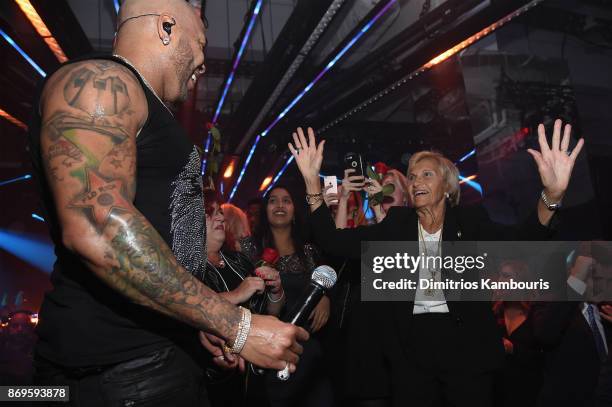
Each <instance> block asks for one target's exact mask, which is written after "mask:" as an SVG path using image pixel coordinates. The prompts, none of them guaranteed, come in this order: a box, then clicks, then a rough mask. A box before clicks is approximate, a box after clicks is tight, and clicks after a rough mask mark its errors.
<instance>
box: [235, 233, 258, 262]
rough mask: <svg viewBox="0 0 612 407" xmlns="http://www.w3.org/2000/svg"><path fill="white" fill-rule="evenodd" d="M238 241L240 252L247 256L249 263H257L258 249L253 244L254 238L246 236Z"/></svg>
mask: <svg viewBox="0 0 612 407" xmlns="http://www.w3.org/2000/svg"><path fill="white" fill-rule="evenodd" d="M238 243H239V244H240V252H241V253H242V254H244V255H245V256H246V257H248V258H249V260H250V261H251V263H253V264H255V263H257V260H258V259H259V256H258V253H259V249H258V247H257V245H256V244H255V239H253V237H252V236H247V237H243V238H242V239H240V240H239V241H238Z"/></svg>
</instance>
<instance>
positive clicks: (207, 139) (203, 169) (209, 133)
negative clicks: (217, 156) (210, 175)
mask: <svg viewBox="0 0 612 407" xmlns="http://www.w3.org/2000/svg"><path fill="white" fill-rule="evenodd" d="M211 140H212V133H211V132H210V131H209V132H208V136H207V138H206V144H205V145H204V154H202V156H203V157H204V158H203V159H202V175H204V173H206V159H207V157H208V150H209V148H210V141H211Z"/></svg>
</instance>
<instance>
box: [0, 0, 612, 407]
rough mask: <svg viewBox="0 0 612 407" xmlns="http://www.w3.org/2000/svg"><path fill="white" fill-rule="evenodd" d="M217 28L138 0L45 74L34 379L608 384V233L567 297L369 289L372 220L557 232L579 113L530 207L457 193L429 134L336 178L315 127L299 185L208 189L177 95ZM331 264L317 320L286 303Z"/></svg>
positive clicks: (200, 68) (404, 393) (451, 402)
mask: <svg viewBox="0 0 612 407" xmlns="http://www.w3.org/2000/svg"><path fill="white" fill-rule="evenodd" d="M134 44H138V47H135V46H134ZM205 45H206V35H205V28H204V26H203V23H202V20H201V19H200V18H199V17H198V16H196V14H195V13H194V12H193V9H192V8H191V6H190V5H189V4H188V3H186V2H184V1H182V0H147V1H142V0H125V1H124V2H123V3H122V7H121V9H120V12H119V16H118V27H117V37H116V40H115V43H114V47H113V52H114V54H113V55H112V56H106V57H99V58H96V59H88V58H82V59H74V60H71V61H69V62H67V63H65V64H63V65H62V66H61V67H60V68H59V69H58V70H57V71H56V72H55V73H50V74H49V75H48V76H47V77H46V78H45V82H44V84H43V86H42V87H41V89H42V93H41V96H40V100H39V102H36V103H35V104H34V106H36V109H35V110H34V112H33V116H32V120H31V122H30V125H29V143H30V153H31V155H32V161H33V167H34V168H33V170H34V172H33V173H34V174H35V176H36V179H37V180H38V182H39V186H40V192H41V198H42V202H43V206H44V209H45V215H46V216H45V219H46V220H47V225H48V226H49V229H50V233H51V237H52V239H53V241H54V244H55V246H56V254H57V262H56V264H55V267H54V270H53V273H52V275H51V281H52V283H53V289H52V290H51V291H50V292H48V293H47V294H46V296H45V299H44V301H43V304H42V307H41V311H40V321H39V323H38V327H37V335H38V342H37V345H36V347H35V350H34V352H33V360H34V369H35V372H34V379H33V383H35V384H38V385H48V386H57V385H65V386H70V404H71V405H76V406H87V407H95V406H109V405H113V406H114V405H117V406H119V405H121V406H128V405H147V406H168V405H172V406H196V405H198V406H200V405H212V406H214V407H216V406H231V405H233V406H243V405H253V406H272V407H281V406H291V407H294V406H295V407H298V406H304V407H310V406H313V407H314V406H317V407H320V406H342V405H346V406H363V407H385V406H406V405H414V406H419V407H425V406H447V405H448V406H466V407H467V406H469V407H478V406H515V405H520V406H529V405H533V406H539V407H548V406H596V405H602V406H603V405H610V380H611V379H610V356H609V353H608V345H607V338H611V337H612V336H611V335H609V334H607V333H606V331H609V328H610V326H609V324H610V321H612V308H611V307H610V306H609V305H608V304H605V303H602V304H592V303H590V302H589V301H587V300H585V298H584V292H585V290H586V288H585V287H586V286H587V284H588V281H589V276H592V274H593V270H594V269H597V268H598V267H600V268H607V267H610V266H609V264H610V263H612V262H609V261H608V260H606V259H607V258H606V256H603V257H602V256H601V255H596V254H595V253H600V252H601V251H602V250H600V249H599V246H597V247H598V248H597V250H596V249H595V248H596V245H595V244H593V245H591V246H590V248H589V247H585V248H584V249H583V250H581V251H580V252H579V253H578V254H577V256H576V257H575V259H574V260H573V261H572V262H571V264H570V266H569V267H568V270H569V271H568V278H567V287H568V290H569V292H570V293H571V295H572V300H573V301H564V302H537V303H536V302H533V303H531V302H528V301H526V302H515V301H504V300H501V299H498V300H495V301H494V300H493V299H492V301H489V302H486V301H476V302H474V301H454V300H451V299H450V298H447V297H446V293H445V292H444V291H443V290H438V289H432V290H423V289H417V290H416V293H415V297H414V299H413V301H403V302H385V301H381V302H364V301H361V298H360V285H361V279H360V264H359V258H360V253H361V243H362V242H364V241H400V242H406V241H409V242H418V245H419V246H418V247H419V252H428V253H437V254H440V253H441V252H440V251H441V250H442V249H441V248H442V245H441V243H442V242H456V241H462V240H463V241H487V240H518V241H521V240H530V241H533V240H548V239H553V238H554V233H555V224H556V223H557V222H558V221H560V220H559V219H558V218H559V216H557V214H558V209H559V206H560V203H561V201H562V199H563V196H564V194H565V191H566V190H567V188H568V185H569V182H570V178H571V173H572V169H573V167H574V163H575V160H576V158H577V156H578V154H579V153H580V150H581V149H582V146H583V144H584V141H583V140H582V139H581V140H579V141H578V142H577V143H576V144H575V145H573V146H572V149H571V150H570V132H571V127H570V126H565V127H564V128H562V123H561V122H560V121H557V122H555V124H554V130H553V132H552V137H551V140H552V142H550V143H549V141H547V137H546V132H545V128H544V126H543V125H540V126H539V128H538V141H539V150H532V149H530V150H528V152H529V154H531V155H532V156H533V159H534V162H535V164H536V166H537V171H538V172H539V175H540V179H541V182H542V192H541V196H540V198H539V199H537V201H536V200H535V199H534V206H535V207H534V210H533V213H532V215H531V216H529V217H528V218H527V219H526V220H525V221H524V222H523V223H522V224H521V225H518V226H516V227H509V226H502V225H499V224H496V223H494V222H492V221H491V220H490V218H489V216H488V214H487V212H486V210H485V209H484V208H483V207H482V206H474V207H468V206H463V205H460V195H461V187H460V184H459V173H458V170H457V168H456V167H455V165H454V164H453V163H452V162H451V161H450V160H449V159H448V158H446V157H445V156H444V155H442V154H440V153H438V152H433V151H421V152H416V153H415V154H413V155H412V156H411V159H410V162H409V163H408V168H407V170H406V171H404V169H391V168H386V166H384V165H379V166H377V169H376V174H375V176H370V175H369V174H367V173H358V172H355V171H352V170H347V171H345V172H344V177H343V178H344V179H343V180H341V182H340V186H339V188H338V191H337V193H335V192H334V193H328V192H330V191H329V190H328V189H327V186H325V188H324V187H323V186H322V185H321V179H320V169H321V165H322V163H323V160H324V143H325V142H324V141H321V142H319V143H317V141H316V135H315V134H314V131H313V130H312V129H308V130H307V132H304V131H303V130H302V129H301V128H298V129H297V130H296V132H295V133H294V134H293V140H292V142H291V143H289V145H288V148H289V150H290V151H291V154H292V155H293V157H294V160H295V163H296V165H297V167H298V168H299V171H300V173H301V174H302V176H303V179H304V186H305V191H306V193H305V194H304V193H303V192H302V193H298V192H296V191H295V190H294V188H295V187H296V186H291V187H290V186H283V185H275V186H274V187H272V188H271V189H270V190H269V191H268V192H267V193H266V194H265V196H264V197H263V199H259V198H255V199H253V200H251V201H249V202H248V205H247V207H246V208H245V210H244V211H243V210H241V209H240V208H237V207H236V206H234V205H230V204H229V203H225V202H222V200H221V198H220V197H219V195H218V194H217V193H216V192H215V191H213V190H204V189H203V186H202V174H201V157H200V155H199V154H198V150H197V149H196V148H194V146H193V145H192V143H191V142H190V139H189V137H188V136H187V134H186V133H185V132H184V130H183V129H182V128H181V126H180V125H179V124H178V121H177V120H176V119H175V118H174V116H173V113H172V111H171V110H170V109H169V108H168V107H167V106H166V104H167V103H174V102H180V101H184V100H185V99H186V98H187V95H188V93H189V91H190V90H191V89H193V87H194V86H195V83H196V82H197V78H198V76H200V75H202V74H203V73H204V61H205V59H204V53H203V48H204V47H205ZM108 78H113V83H114V85H113V86H109V87H107V86H106V85H105V83H106V81H107V79H108ZM404 174H405V175H404ZM300 187H303V186H301V185H300ZM297 189H300V188H297ZM302 190H303V189H302ZM534 198H535V197H534ZM366 199H367V201H368V205H369V206H370V208H371V210H372V213H373V215H372V216H366V213H365V212H366V211H364V202H365V201H366ZM305 206H306V207H305ZM604 248H605V246H604ZM606 250H607V248H606ZM606 250H603V251H604V253H607V251H606ZM320 264H331V265H333V267H334V269H335V270H336V271H337V274H338V282H337V283H336V285H335V287H334V288H333V289H332V290H330V291H329V292H327V293H326V295H324V296H323V297H322V298H321V299H320V300H319V301H318V302H317V304H316V306H314V308H313V309H312V312H311V313H310V314H309V315H308V316H309V318H308V320H307V323H306V326H305V327H297V326H294V325H292V324H289V323H287V322H283V321H284V320H286V318H287V316H288V315H289V314H290V313H291V311H292V309H294V308H295V307H296V306H299V305H300V304H299V299H300V297H301V295H302V292H303V291H304V289H305V288H306V286H307V285H308V284H309V282H310V279H311V273H312V272H313V269H315V267H316V266H318V265H320ZM564 267H565V266H564ZM443 271H444V270H441V269H439V268H437V267H436V266H435V265H434V266H421V267H420V268H419V270H418V273H419V276H420V277H422V278H427V279H432V280H439V279H440V278H441V274H442V272H443ZM525 272H526V271H525V267H524V265H522V264H521V263H518V262H508V263H506V264H503V267H502V269H501V274H502V275H506V274H507V275H512V274H513V273H515V274H517V275H518V274H521V273H525ZM13 319H14V318H13ZM15 320H17V319H15ZM13 345H14V342H13ZM13 345H11V344H10V341H9V345H3V346H13ZM283 369H285V370H287V371H288V372H289V373H290V378H289V379H288V380H287V381H281V380H279V379H278V378H277V375H276V373H277V371H282V370H283Z"/></svg>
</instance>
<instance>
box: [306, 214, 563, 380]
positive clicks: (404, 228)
mask: <svg viewBox="0 0 612 407" xmlns="http://www.w3.org/2000/svg"><path fill="white" fill-rule="evenodd" d="M417 221H418V218H417V214H416V211H415V210H414V209H413V208H408V207H392V208H391V209H390V210H389V212H388V213H387V216H386V217H385V219H384V220H383V221H382V222H381V223H379V224H376V225H369V226H360V227H357V228H354V229H336V226H335V224H334V221H333V219H332V216H331V213H330V211H329V209H328V208H327V207H326V206H325V205H321V206H320V207H319V208H317V210H315V211H314V212H312V213H311V214H310V224H311V227H312V233H313V237H314V241H315V243H316V244H317V246H318V247H319V248H320V249H321V250H323V251H324V252H327V253H329V254H332V255H335V256H342V257H348V258H359V257H360V254H361V241H417V240H418V236H417V234H418V232H417ZM551 235H552V230H551V229H550V228H547V227H544V226H542V225H541V224H540V223H539V221H538V219H537V216H536V214H535V213H533V214H532V215H531V216H530V217H529V218H528V219H527V220H526V221H525V222H524V223H523V224H522V225H521V226H520V227H509V226H504V225H500V224H496V223H494V222H492V221H491V219H490V218H489V216H488V214H487V212H486V210H485V209H484V208H483V207H482V206H475V207H454V208H450V207H447V211H446V215H445V219H444V227H443V232H442V239H443V241H458V240H465V241H478V240H481V241H487V240H547V239H549V238H550V236H551ZM353 272H355V271H353ZM379 304H384V305H381V306H379V307H378V309H379V311H380V314H381V315H380V318H379V319H378V320H377V321H376V322H375V323H376V325H377V326H372V327H371V329H372V330H375V331H376V332H378V333H379V334H378V335H377V337H378V338H379V339H380V346H378V347H376V348H375V349H368V350H367V351H368V352H379V353H380V355H381V357H383V358H384V359H385V360H386V362H385V363H381V364H376V368H375V370H373V371H372V372H371V376H370V377H371V378H374V380H376V378H378V379H379V383H378V384H379V385H381V386H384V385H386V384H385V383H384V382H385V381H386V382H388V379H389V377H388V374H389V370H390V371H391V372H397V371H401V370H402V368H401V366H397V364H398V363H399V364H402V363H405V362H406V360H407V358H408V355H407V353H406V349H407V347H408V346H409V343H408V342H409V333H410V325H411V320H412V308H413V303H412V302H388V303H379ZM448 307H449V311H450V314H451V318H453V320H454V321H455V322H456V323H457V325H458V326H460V327H461V332H462V335H460V337H456V338H449V340H453V341H457V342H458V343H459V344H460V346H461V348H462V349H464V352H463V353H462V355H457V357H458V360H457V363H462V365H465V366H466V368H469V369H475V370H477V371H487V370H490V369H496V368H500V367H501V366H503V361H504V349H503V343H502V339H501V336H500V333H499V330H498V329H497V326H496V321H495V318H494V317H493V312H492V310H491V304H490V303H488V302H449V303H448ZM374 345H375V344H373V346H374ZM398 355H404V358H398ZM356 357H358V356H356ZM401 359H403V360H401ZM385 369H386V370H387V371H384V370H385ZM392 374H395V373H392ZM370 385H376V384H375V383H370Z"/></svg>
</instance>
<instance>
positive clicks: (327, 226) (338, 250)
mask: <svg viewBox="0 0 612 407" xmlns="http://www.w3.org/2000/svg"><path fill="white" fill-rule="evenodd" d="M392 213H393V211H392V210H390V211H389V213H388V214H387V217H386V218H385V219H384V220H383V221H382V222H381V223H378V224H376V225H366V226H359V227H356V228H352V229H336V224H335V223H334V219H333V217H332V214H331V212H330V211H329V208H328V207H327V205H321V206H319V207H318V208H317V209H316V210H315V211H314V212H312V213H311V214H310V217H309V220H310V225H311V227H312V234H313V239H314V241H315V243H316V245H317V246H318V247H319V248H320V249H321V250H322V251H323V252H325V253H329V254H331V255H332V256H339V257H346V258H351V259H355V258H357V259H358V258H359V257H360V256H361V242H362V241H368V240H383V239H382V236H384V234H383V231H384V230H385V224H386V223H387V220H388V219H389V217H390V216H391V214H392Z"/></svg>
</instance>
